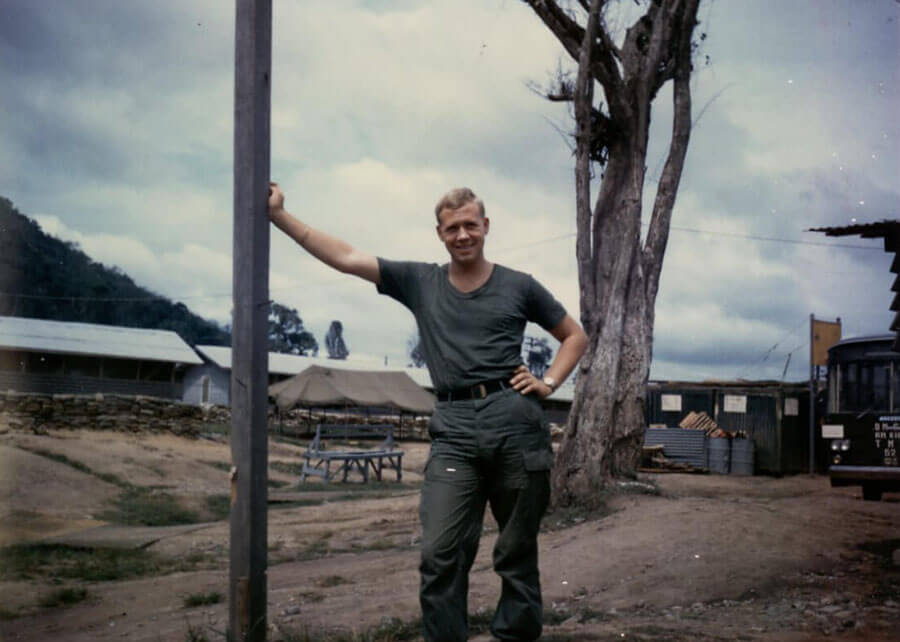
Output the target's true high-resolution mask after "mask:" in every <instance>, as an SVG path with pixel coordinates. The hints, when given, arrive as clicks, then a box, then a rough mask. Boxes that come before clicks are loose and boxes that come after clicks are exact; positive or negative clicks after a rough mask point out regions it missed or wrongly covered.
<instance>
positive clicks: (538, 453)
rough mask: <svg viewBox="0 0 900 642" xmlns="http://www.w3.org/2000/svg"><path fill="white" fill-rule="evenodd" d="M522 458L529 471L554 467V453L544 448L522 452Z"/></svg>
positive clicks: (533, 471) (534, 471) (535, 471)
mask: <svg viewBox="0 0 900 642" xmlns="http://www.w3.org/2000/svg"><path fill="white" fill-rule="evenodd" d="M522 458H523V459H524V460H525V470H526V471H528V472H529V473H537V472H541V471H548V470H550V469H551V468H552V467H553V453H552V452H550V451H549V450H546V449H544V448H541V449H540V450H529V451H526V452H524V453H522Z"/></svg>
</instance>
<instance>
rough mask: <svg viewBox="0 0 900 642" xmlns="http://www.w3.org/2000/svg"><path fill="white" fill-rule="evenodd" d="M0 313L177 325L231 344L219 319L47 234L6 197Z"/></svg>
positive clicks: (1, 213) (197, 337) (200, 340)
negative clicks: (203, 315) (207, 316)
mask: <svg viewBox="0 0 900 642" xmlns="http://www.w3.org/2000/svg"><path fill="white" fill-rule="evenodd" d="M111 299H115V300H111ZM0 315H3V316H17V317H33V318H38V319H54V320H57V321H82V322H85V323H102V324H106V325H120V326H128V327H134V328H152V329H158V330H174V331H175V332H177V333H178V334H179V335H180V336H181V337H182V338H183V339H184V340H185V341H186V342H188V343H189V344H191V345H198V344H206V345H230V344H231V337H230V335H229V333H228V331H227V330H226V329H225V328H223V327H221V326H220V325H219V324H217V323H216V322H214V321H208V320H206V319H203V318H201V317H199V316H197V315H196V314H194V313H193V312H191V311H190V310H189V309H188V307H187V306H186V305H184V304H183V303H176V302H172V301H170V300H168V299H166V298H165V297H161V296H159V295H158V294H156V293H154V292H151V291H149V290H147V289H145V288H142V287H141V286H139V285H136V284H135V282H134V281H132V280H131V278H130V277H129V276H128V275H127V274H125V273H124V272H123V271H122V270H120V269H119V268H117V267H106V266H104V265H102V264H101V263H97V262H96V261H93V260H92V259H91V257H89V256H88V255H87V254H85V253H84V252H82V251H81V249H80V248H79V247H78V245H77V244H75V243H68V242H65V241H61V240H59V239H57V238H55V237H52V236H49V235H47V234H45V233H44V232H43V231H42V230H41V227H40V226H39V225H38V224H37V223H35V222H34V221H32V220H31V219H29V218H28V217H27V216H25V215H23V214H22V213H21V212H19V211H18V210H16V208H15V207H14V206H13V204H12V202H11V201H10V200H9V199H6V198H3V197H0Z"/></svg>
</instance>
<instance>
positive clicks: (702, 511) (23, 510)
mask: <svg viewBox="0 0 900 642" xmlns="http://www.w3.org/2000/svg"><path fill="white" fill-rule="evenodd" d="M403 448H404V450H406V452H407V455H406V456H405V458H404V484H403V485H402V486H398V485H396V484H389V483H384V484H382V485H381V486H378V487H374V489H373V488H372V487H369V488H362V486H361V485H360V484H356V485H353V486H352V489H350V490H352V492H349V491H348V487H347V486H346V485H339V484H334V485H332V487H331V490H329V491H328V492H327V493H326V492H323V491H322V490H321V487H319V486H315V485H314V486H309V487H307V489H301V490H300V491H299V492H298V490H297V489H296V486H295V484H296V476H295V475H293V474H292V472H291V469H290V464H292V463H296V461H297V454H298V452H299V449H298V448H297V447H296V446H291V445H288V444H281V443H273V444H272V447H271V449H270V461H272V462H273V464H272V471H271V477H272V479H273V480H274V484H275V485H281V487H280V488H277V489H276V488H273V489H272V493H271V497H272V499H273V502H272V503H270V513H269V561H270V568H269V574H268V583H269V592H268V593H269V607H268V614H269V623H270V627H271V634H270V636H269V637H270V639H275V640H277V639H290V637H291V635H293V634H299V633H300V632H303V631H308V632H310V634H311V639H327V638H325V637H320V638H316V637H312V636H313V635H319V634H321V633H323V632H326V631H335V630H340V631H344V632H348V631H356V632H368V633H369V634H371V633H373V632H374V631H375V630H376V629H378V628H379V627H381V629H382V630H383V631H385V632H387V631H388V630H393V631H394V634H393V635H394V637H390V636H389V635H387V633H385V635H384V636H383V637H382V638H377V637H370V638H363V637H360V638H359V639H361V640H362V639H372V640H375V639H383V640H385V641H387V640H400V639H416V638H415V637H414V636H409V635H407V634H406V633H404V632H408V631H409V629H410V628H413V625H411V624H410V623H413V622H414V621H415V620H416V618H417V617H418V606H417V584H418V577H417V570H416V567H417V562H418V552H417V548H416V545H417V542H418V533H419V531H418V524H417V503H418V493H417V482H418V481H420V480H421V472H422V467H423V465H424V460H425V456H426V453H427V446H426V445H425V444H418V443H407V444H403ZM228 459H229V455H228V446H227V444H226V443H224V442H216V441H210V440H192V441H191V440H184V439H179V438H175V437H171V436H163V435H146V436H137V435H127V434H123V433H108V432H107V433H98V432H90V431H83V432H67V433H54V434H50V435H46V436H36V435H31V434H25V433H15V432H7V433H6V434H3V435H0V498H3V499H4V504H3V508H2V514H0V517H2V523H3V531H2V533H0V538H2V540H0V542H2V544H4V545H7V548H6V549H4V550H5V551H7V554H6V556H5V557H4V558H3V559H4V560H6V564H7V566H8V568H6V569H5V570H4V571H3V573H2V574H0V578H2V581H0V591H2V595H3V606H2V610H0V640H4V641H5V640H16V641H23V642H24V641H37V640H41V641H46V640H49V641H53V640H60V641H62V640H65V641H79V640H85V641H87V640H98V639H121V640H132V641H135V642H137V641H144V640H146V641H148V642H149V641H151V640H152V641H157V640H173V641H174V640H189V639H195V640H196V639H207V640H219V639H224V638H223V637H222V636H221V632H223V631H224V628H225V621H226V613H227V605H226V604H225V603H224V601H223V600H222V597H223V596H225V597H227V589H226V587H227V545H228V526H227V522H224V521H215V522H211V523H204V524H200V525H194V526H191V527H190V530H189V531H188V532H181V531H179V529H178V528H174V529H171V528H170V529H169V530H168V531H158V533H159V534H160V535H159V538H154V537H152V536H151V537H149V538H147V539H144V540H142V542H148V541H149V542H152V543H149V544H148V545H147V546H146V547H145V548H144V549H141V550H143V551H144V552H146V553H148V554H152V555H153V556H154V559H155V560H156V564H157V565H158V572H150V573H148V572H144V573H138V574H137V575H134V576H132V577H131V579H117V580H99V579H84V578H82V579H71V578H65V579H61V578H60V577H58V576H47V575H46V574H43V575H42V574H41V573H40V572H38V571H32V572H31V574H30V576H27V577H26V576H23V572H22V571H21V570H20V571H15V570H14V569H12V566H13V564H12V561H15V563H16V564H20V560H18V559H15V558H13V557H10V555H12V553H9V551H18V552H19V553H21V551H23V550H29V551H30V550H34V549H35V547H33V546H32V547H30V548H28V547H25V548H23V546H22V545H23V544H28V543H32V544H33V543H34V542H37V541H41V540H42V541H47V538H48V537H50V538H56V539H55V540H54V541H56V542H57V543H65V542H66V541H67V538H69V540H72V538H75V539H76V540H77V537H78V536H81V537H82V540H81V541H82V544H83V543H84V539H83V538H84V537H85V533H91V532H93V533H94V534H95V535H97V534H98V533H99V534H102V533H103V532H108V531H103V530H102V529H101V530H94V531H90V530H86V529H90V528H93V529H97V528H98V527H102V526H103V524H104V523H105V522H104V520H101V519H99V516H101V515H107V513H108V511H109V506H110V502H111V501H113V499H112V498H114V497H115V496H116V494H117V493H120V492H122V490H121V486H122V483H121V480H122V479H128V480H129V483H131V484H140V485H144V486H145V487H153V488H155V489H160V488H164V490H165V492H166V493H169V495H170V496H171V497H173V498H174V499H175V500H176V501H178V502H180V503H182V504H183V505H185V506H194V507H202V506H203V505H204V502H203V499H204V497H209V496H215V495H217V494H221V493H223V492H225V490H226V487H227V486H226V481H225V478H226V472H225V470H223V469H224V468H225V465H226V464H227V461H228ZM277 462H280V464H279V463H277ZM110 480H112V481H110ZM117 480H118V481H117ZM117 483H118V486H117V485H116V484H117ZM289 483H290V485H287V484H289ZM160 492H162V491H160ZM275 500H277V501H275ZM606 500H607V510H606V511H605V512H604V513H603V514H595V515H577V514H568V515H563V514H553V515H550V516H549V517H548V518H547V520H546V522H545V525H546V532H545V533H544V534H542V536H541V555H542V557H541V569H542V583H543V589H544V597H545V607H546V612H547V620H548V626H547V627H546V632H545V635H544V637H543V638H542V639H545V640H557V641H562V640H572V641H576V640H613V639H615V640H621V639H638V640H735V639H739V640H784V641H800V640H819V639H822V638H823V636H826V635H827V636H829V637H830V638H834V639H839V640H848V641H849V640H854V641H855V640H860V641H861V640H898V639H900V559H898V558H900V552H898V553H895V552H894V551H895V550H897V549H900V495H897V494H888V495H886V496H885V501H882V502H864V501H863V500H862V499H861V498H860V493H859V490H858V489H832V488H830V487H829V484H828V481H827V479H824V478H822V477H815V478H811V477H808V476H798V477H790V478H783V479H773V478H768V477H752V478H748V477H728V476H712V475H684V474H666V475H662V474H661V475H644V476H642V477H641V483H639V484H627V485H623V486H621V487H619V488H617V489H616V490H614V491H611V492H610V493H609V495H608V497H607V498H606ZM104 511H106V513H104ZM107 516H108V515H107ZM201 516H202V511H201ZM155 532H157V531H151V533H155ZM140 534H141V533H137V534H136V535H135V537H137V536H138V535H140ZM143 536H144V537H146V533H144V534H143ZM73 541H74V540H73ZM135 541H137V540H135ZM493 541H494V529H493V525H492V523H491V521H490V519H488V520H487V522H486V529H485V535H484V537H483V539H482V544H481V549H480V551H479V555H478V558H477V559H476V562H475V566H474V568H473V573H472V581H471V592H470V612H471V613H472V616H473V617H472V620H473V639H478V640H489V639H490V637H489V636H487V635H486V634H485V633H484V628H485V627H484V625H485V622H486V621H487V619H488V617H489V613H490V610H491V609H492V606H493V604H494V603H495V601H496V599H497V596H498V594H499V580H498V579H497V577H496V576H495V575H494V573H493V571H492V570H491V567H490V559H491V554H490V553H491V546H492V544H493ZM107 544H108V543H107ZM12 545H19V546H18V548H9V546H12ZM105 545H106V544H104V546H105ZM126 545H127V542H126V543H125V544H123V546H126ZM61 548H62V549H63V550H68V549H66V547H61ZM45 549H46V547H44V549H41V550H45ZM19 553H17V554H19ZM11 560H12V561H11ZM42 563H45V564H49V563H50V562H47V561H44V562H42ZM53 563H59V564H69V565H70V566H71V565H72V564H74V563H75V562H73V561H72V560H68V561H65V560H64V561H63V562H56V561H55V562H53ZM22 564H24V562H22ZM16 568H20V569H21V568H25V566H21V565H20V566H17V567H16ZM60 568H62V566H60ZM0 570H2V569H0ZM17 573H18V574H17ZM25 575H28V573H25ZM60 587H64V588H73V589H77V590H78V591H81V590H83V591H84V594H83V595H82V594H81V593H77V595H81V599H75V600H72V601H71V602H72V603H71V604H70V605H68V606H66V605H64V604H60V605H48V603H49V601H48V600H47V595H48V594H53V592H54V591H58V590H59V589H60ZM217 595H218V599H216V597H215V596H217ZM202 596H209V597H208V599H206V600H205V601H206V602H207V603H205V604H203V603H200V602H203V601H204V600H201V599H200V597H202ZM42 602H43V604H44V605H41V603H42ZM200 636H204V637H200ZM345 639H346V638H345Z"/></svg>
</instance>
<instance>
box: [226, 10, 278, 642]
mask: <svg viewBox="0 0 900 642" xmlns="http://www.w3.org/2000/svg"><path fill="white" fill-rule="evenodd" d="M236 8H237V13H236V21H235V47H234V242H233V244H234V245H233V246H234V257H233V273H232V284H233V285H232V288H233V295H234V304H233V307H234V311H233V314H234V317H233V323H232V329H231V354H232V356H231V359H232V361H231V461H232V469H231V551H230V558H231V564H230V573H229V587H228V599H229V605H228V606H229V617H228V639H229V640H231V641H233V642H238V641H240V642H244V641H247V642H257V641H261V640H265V638H266V533H267V524H266V519H267V510H266V508H267V507H266V501H267V498H266V478H267V471H266V466H267V463H268V435H267V430H266V404H267V395H266V388H267V384H268V378H269V377H268V371H269V366H268V332H267V330H268V327H267V326H268V317H269V217H268V197H267V194H268V189H269V103H270V73H271V68H272V0H236Z"/></svg>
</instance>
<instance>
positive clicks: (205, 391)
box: [200, 375, 209, 403]
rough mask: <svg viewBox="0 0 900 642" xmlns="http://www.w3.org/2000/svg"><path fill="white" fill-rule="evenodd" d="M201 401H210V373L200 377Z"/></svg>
mask: <svg viewBox="0 0 900 642" xmlns="http://www.w3.org/2000/svg"><path fill="white" fill-rule="evenodd" d="M200 403H209V375H203V376H202V377H201V378H200Z"/></svg>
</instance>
